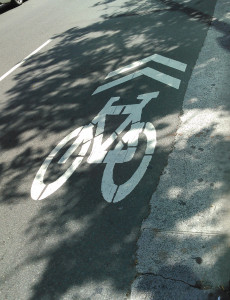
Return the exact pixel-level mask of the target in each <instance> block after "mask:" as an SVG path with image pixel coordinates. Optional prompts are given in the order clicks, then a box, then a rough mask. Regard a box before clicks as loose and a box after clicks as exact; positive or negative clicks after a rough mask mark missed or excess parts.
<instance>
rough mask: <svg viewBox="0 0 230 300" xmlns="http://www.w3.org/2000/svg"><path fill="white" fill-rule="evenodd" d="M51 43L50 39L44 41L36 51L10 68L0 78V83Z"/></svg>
mask: <svg viewBox="0 0 230 300" xmlns="http://www.w3.org/2000/svg"><path fill="white" fill-rule="evenodd" d="M51 41H52V39H49V40H48V41H46V42H45V43H44V44H42V45H41V46H40V47H38V48H37V49H36V50H34V51H33V52H32V53H30V54H29V55H28V56H26V57H25V58H24V59H23V60H22V61H21V62H20V63H18V64H17V65H15V66H14V67H13V68H11V69H10V70H9V71H8V72H6V73H5V74H3V75H2V76H1V77H0V81H2V80H3V79H5V78H6V77H7V76H8V75H10V74H11V73H13V72H14V71H15V70H16V69H17V68H19V67H20V66H21V65H22V64H23V63H24V62H26V61H27V60H28V59H29V58H30V57H31V56H33V55H35V54H36V53H38V52H39V51H40V50H41V49H42V48H44V47H45V46H46V45H48V44H49V43H50V42H51Z"/></svg>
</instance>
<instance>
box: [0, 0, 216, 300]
mask: <svg viewBox="0 0 230 300" xmlns="http://www.w3.org/2000/svg"><path fill="white" fill-rule="evenodd" d="M215 2H216V1H215V0H213V1H210V0H204V1H197V0H196V1H195V0H194V1H193V0H190V1H189V0H187V1H182V0H181V1H179V0H178V1H171V0H158V1H157V0H154V1H109V0H102V1H96V0H95V1H76V0H70V1H66V0H58V1H57V0H56V1H54V0H46V1H35V0H28V1H26V2H25V3H24V4H23V5H22V6H20V7H18V8H14V9H12V8H11V7H10V6H8V5H3V6H1V7H0V45H1V47H0V116H1V117H0V147H1V157H0V172H1V177H0V180H1V181H0V184H1V194H0V195H1V198H0V205H1V206H0V228H1V233H0V234H1V236H0V265H1V267H0V270H1V271H0V272H1V284H0V298H1V299H23V300H24V299H31V300H32V299H36V300H37V299H125V298H126V297H128V295H129V291H130V285H131V282H132V281H133V280H134V278H135V275H136V270H135V253H136V241H137V239H138V235H139V230H140V226H141V223H142V221H143V219H144V218H146V217H147V216H148V213H149V201H150V198H151V196H152V194H153V192H154V191H155V189H156V187H157V184H158V182H159V179H160V176H161V174H162V172H163V171H164V168H165V166H166V165H167V158H168V155H169V153H170V152H171V151H172V150H173V143H174V138H175V133H176V130H177V128H178V126H179V115H180V113H181V109H182V103H183V98H184V94H185V91H186V87H187V84H188V80H189V78H190V75H191V72H192V70H193V67H194V65H195V63H196V60H197V57H198V54H199V52H200V49H201V47H202V44H203V42H204V39H205V37H206V33H207V29H208V27H209V24H210V21H211V18H212V14H213V10H214V7H215ZM30 54H31V55H30ZM28 56H29V57H28ZM114 71H116V72H115V73H112V74H111V76H108V77H107V78H106V76H107V75H108V74H109V73H110V72H114ZM112 97H116V98H112ZM109 100H110V102H109V103H110V104H111V103H112V102H113V103H112V104H111V105H110V106H109V104H108V101H109ZM144 101H146V102H145V103H144ZM140 103H144V104H143V106H142V108H140V105H139V106H138V104H140ZM106 105H107V106H106ZM103 109H104V110H103ZM129 117H130V119H128V118H129ZM127 120H128V121H127ZM125 122H126V123H125ZM89 124H90V125H89ZM121 124H123V127H122V126H121ZM87 125H88V127H87ZM82 126H84V127H82ZM121 127H122V128H121ZM77 128H80V129H79V131H76V129H77ZM119 128H120V130H119ZM87 129H88V131H87ZM80 130H81V131H80ZM70 133H72V135H71V136H70V135H69V134H70ZM65 137H67V138H66V139H65V140H63V139H64V138H65ZM113 137H114V138H113ZM78 138H79V139H78ZM93 138H94V140H93ZM100 138H101V139H100ZM61 141H62V145H60V144H59V143H60V142H61ZM76 141H77V142H76ZM78 142H79V144H77V143H78ZM74 143H75V144H74ZM103 143H104V144H103ZM58 144H59V148H55V147H56V146H57V145H58ZM72 145H76V147H73V146H72ZM53 149H55V150H54V151H53ZM69 149H72V150H73V151H72V152H70V150H69ZM68 151H69V152H68ZM63 157H64V158H63ZM89 157H91V159H89ZM44 161H45V163H44ZM60 162H62V163H60ZM78 162H79V163H80V164H79V165H78V164H77V163H78ZM39 170H40V171H39ZM36 174H37V175H36ZM168 209H170V207H169V208H168Z"/></svg>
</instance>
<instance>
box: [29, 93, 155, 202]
mask: <svg viewBox="0 0 230 300" xmlns="http://www.w3.org/2000/svg"><path fill="white" fill-rule="evenodd" d="M158 94H159V92H154V93H149V94H143V95H139V96H138V98H137V99H139V100H141V101H140V103H138V104H130V105H117V106H115V105H113V104H114V103H115V102H116V101H118V100H119V99H120V97H112V98H110V100H109V101H108V102H107V103H106V105H105V106H104V107H103V109H102V110H101V111H100V112H99V114H98V115H97V116H96V117H95V118H94V119H93V120H92V122H91V123H90V124H89V125H87V126H84V127H80V128H77V129H76V130H74V131H73V132H71V133H70V134H68V135H67V136H66V137H65V138H64V139H63V140H62V141H61V142H60V143H59V144H58V145H57V146H56V147H55V148H54V150H53V151H52V152H51V153H50V154H49V155H48V157H47V158H46V159H45V161H44V163H43V164H42V166H41V167H40V169H39V170H38V172H37V174H36V176H35V179H34V181H33V184H32V187H31V197H32V199H34V200H42V199H45V198H47V197H48V196H50V195H51V194H53V193H54V192H55V191H57V190H58V189H59V188H60V187H61V186H62V185H63V184H64V183H65V182H66V181H67V179H68V178H69V177H70V176H71V175H72V174H73V172H74V171H75V170H76V169H77V168H78V167H79V165H80V163H81V162H82V160H83V158H84V156H85V155H86V154H87V152H88V149H89V147H90V144H91V142H92V140H93V146H92V151H91V153H90V155H89V157H88V159H87V162H88V163H89V164H92V163H105V164H106V167H105V170H104V173H103V177H102V185H101V191H102V195H103V197H104V199H105V200H106V201H107V202H114V203H115V202H118V201H121V200H122V199H124V198H125V197H126V196H127V195H128V194H129V193H130V192H131V191H132V190H133V189H134V188H135V186H136V185H137V184H138V183H139V181H140V180H141V178H142V177H143V175H144V173H145V171H146V169H147V167H148V164H149V162H150V160H151V158H152V155H153V153H154V149H155V145H156V131H155V128H154V126H153V125H152V124H151V123H150V122H147V123H146V124H145V123H141V122H140V120H141V115H142V110H143V108H144V107H145V106H146V105H147V104H148V103H149V101H151V99H153V98H157V96H158ZM120 114H122V115H128V116H127V118H126V119H125V121H124V122H123V123H122V124H120V126H119V127H118V128H117V129H116V130H115V132H114V133H112V134H111V135H110V137H109V138H107V139H106V141H104V142H102V141H103V133H104V128H105V120H106V116H107V115H120ZM129 125H131V128H130V130H128V131H127V132H126V133H125V134H124V136H123V137H122V139H121V141H119V142H118V143H117V145H116V147H115V148H114V149H113V150H108V149H109V147H111V145H112V144H113V143H114V141H115V140H116V139H117V138H118V136H119V135H120V134H121V133H122V132H123V131H124V130H125V129H126V128H127V126H129ZM95 126H96V132H95V135H93V129H94V127H95ZM140 133H143V134H145V136H146V139H147V146H146V150H145V155H144V157H143V159H142V161H141V163H140V165H139V167H138V169H137V170H136V172H135V173H134V174H133V176H132V177H131V178H130V179H129V180H128V181H127V182H126V183H124V184H122V185H120V186H119V187H118V186H117V185H116V184H114V181H113V169H114V167H115V164H118V163H124V162H128V161H130V160H131V159H132V158H133V156H134V154H135V152H136V148H137V145H138V138H139V135H140ZM74 138H76V139H75V140H74V142H73V144H72V145H71V146H70V147H69V149H68V150H67V151H66V152H65V154H64V155H63V156H62V157H61V159H60V160H59V161H58V163H59V164H65V163H66V161H67V160H68V159H69V157H70V156H71V155H72V154H73V153H74V152H75V151H76V149H77V148H78V147H80V146H81V150H80V152H79V153H78V156H77V157H76V158H75V160H74V161H73V163H72V165H71V166H70V167H69V168H68V169H67V171H66V172H65V173H64V174H63V175H62V176H61V177H59V178H58V179H57V180H56V181H54V182H52V183H50V184H48V185H45V184H44V176H45V173H46V171H47V169H48V167H49V165H50V163H51V161H52V160H53V158H54V157H55V156H56V155H57V153H58V152H59V151H60V150H61V149H62V148H63V147H64V146H65V145H66V144H67V143H68V142H69V141H70V140H72V139H74ZM125 144H126V145H127V146H128V148H127V149H126V150H123V148H124V145H125Z"/></svg>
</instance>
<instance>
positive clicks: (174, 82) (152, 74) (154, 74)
mask: <svg viewBox="0 0 230 300" xmlns="http://www.w3.org/2000/svg"><path fill="white" fill-rule="evenodd" d="M142 75H145V76H147V77H149V78H151V79H154V80H156V81H159V82H162V83H164V84H166V85H168V86H171V87H173V88H175V89H179V86H180V82H181V81H180V79H177V78H175V77H172V76H169V75H166V74H164V73H162V72H159V71H157V70H155V69H152V68H148V67H147V68H144V69H142V70H140V71H136V72H134V73H132V74H130V75H126V76H124V77H122V78H119V79H117V80H114V81H111V82H109V83H106V84H104V85H101V86H99V87H98V88H97V89H96V90H95V91H94V93H93V95H95V94H97V93H100V92H103V91H105V90H108V89H110V88H112V87H114V86H117V85H120V84H122V83H124V82H127V81H129V80H131V79H134V78H137V77H139V76H142Z"/></svg>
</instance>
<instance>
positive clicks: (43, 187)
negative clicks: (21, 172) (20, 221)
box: [31, 124, 94, 200]
mask: <svg viewBox="0 0 230 300" xmlns="http://www.w3.org/2000/svg"><path fill="white" fill-rule="evenodd" d="M93 127H94V126H93V125H92V124H90V125H88V126H85V127H79V128H77V129H75V130H74V131H72V132H71V133H70V134H68V135H67V136H66V137H65V138H64V139H62V140H61V142H60V143H58V145H57V146H56V147H55V148H54V149H53V150H52V151H51V153H50V154H49V155H48V156H47V157H46V159H45V161H44V162H43V164H42V165H41V167H40V169H39V170H38V172H37V174H36V176H35V178H34V181H33V183H32V186H31V198H32V199H33V200H43V199H45V198H47V197H48V196H50V195H52V194H53V193H54V192H56V191H57V190H58V189H59V188H60V187H61V186H62V185H63V184H64V183H65V182H66V181H67V180H68V179H69V177H70V176H71V175H72V174H73V172H74V171H75V170H76V169H77V168H78V167H79V165H80V163H81V162H82V160H83V159H84V156H85V155H86V153H87V151H88V149H89V147H90V143H91V140H92V139H93ZM73 138H76V139H75V140H74V142H73V144H72V145H71V146H70V147H69V148H68V150H67V151H66V152H65V154H64V155H63V156H62V157H61V159H60V160H59V162H58V163H59V164H64V163H66V161H67V160H68V158H69V157H70V156H71V155H72V154H73V152H74V151H75V150H76V149H77V148H78V147H80V146H81V150H80V152H79V153H78V156H77V157H76V158H75V160H74V161H73V163H72V164H71V166H70V167H69V168H68V169H67V170H66V172H65V173H64V174H63V175H62V176H60V177H59V178H58V179H57V180H55V181H54V182H52V183H50V184H45V183H44V176H45V174H46V172H47V169H48V167H49V165H50V164H51V162H52V160H53V159H54V157H56V156H57V154H58V153H59V152H60V150H61V149H62V148H63V147H64V146H65V145H66V144H67V143H68V142H69V141H71V140H72V139H73Z"/></svg>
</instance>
